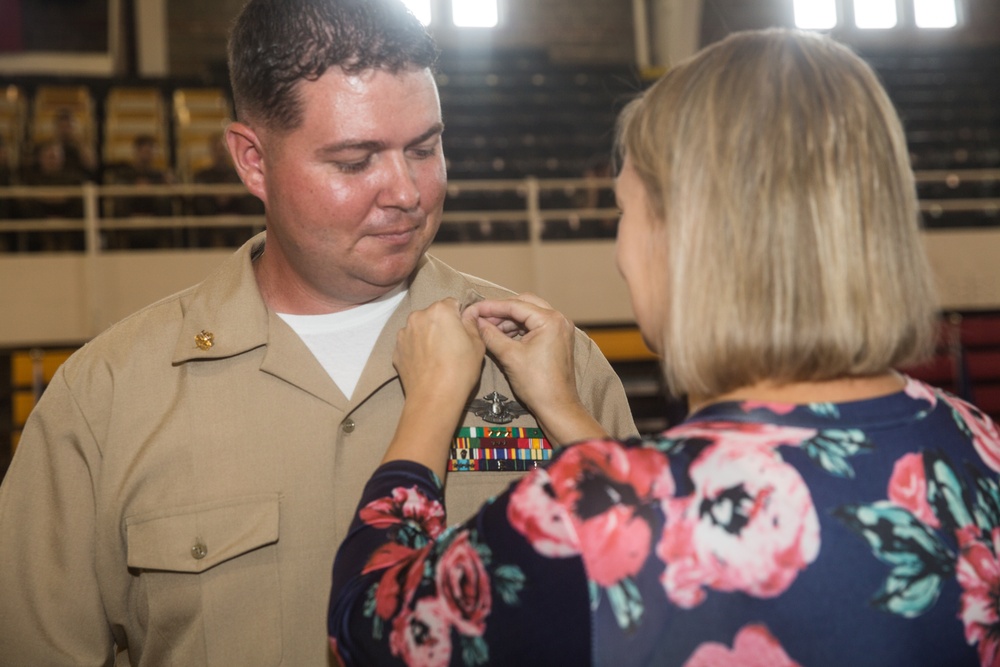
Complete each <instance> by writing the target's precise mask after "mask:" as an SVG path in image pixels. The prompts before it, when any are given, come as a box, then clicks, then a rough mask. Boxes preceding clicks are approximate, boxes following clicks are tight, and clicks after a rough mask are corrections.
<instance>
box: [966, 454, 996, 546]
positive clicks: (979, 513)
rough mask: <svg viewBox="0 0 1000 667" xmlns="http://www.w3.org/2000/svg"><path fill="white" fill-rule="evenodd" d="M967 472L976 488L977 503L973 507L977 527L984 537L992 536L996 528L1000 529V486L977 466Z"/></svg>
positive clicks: (969, 468) (970, 467) (968, 468)
mask: <svg viewBox="0 0 1000 667" xmlns="http://www.w3.org/2000/svg"><path fill="white" fill-rule="evenodd" d="M967 470H968V472H969V477H971V478H972V483H973V485H974V486H975V488H976V501H975V504H974V505H973V507H972V514H973V516H975V518H976V525H978V526H979V528H980V529H981V530H982V531H983V534H984V535H991V534H992V533H993V529H994V528H1000V486H998V485H997V481H996V480H995V479H993V478H991V477H987V476H986V475H984V474H982V473H981V472H980V471H979V469H978V468H976V467H975V466H972V465H970V466H968V467H967Z"/></svg>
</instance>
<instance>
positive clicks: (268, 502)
mask: <svg viewBox="0 0 1000 667" xmlns="http://www.w3.org/2000/svg"><path fill="white" fill-rule="evenodd" d="M278 518H279V496H278V494H276V493H275V494H261V495H254V496H244V497H241V498H236V499H227V500H224V501H216V502H212V503H204V504H199V505H193V506H185V507H179V508H169V509H159V510H156V511H153V512H146V513H142V514H138V515H133V516H130V517H127V518H126V519H125V530H126V541H127V549H128V567H129V570H130V572H131V574H132V575H133V576H136V577H138V584H139V586H138V590H139V591H140V595H143V594H144V596H145V602H146V604H145V612H146V614H147V615H148V618H146V619H143V620H144V621H145V622H144V623H143V624H144V625H145V626H146V627H147V629H148V632H147V633H146V637H145V642H144V645H143V647H142V654H143V663H144V664H145V662H146V660H147V659H149V660H150V664H184V665H247V666H253V665H277V664H279V663H280V662H281V595H280V582H279V578H278V560H277V542H278ZM137 606H138V608H139V609H140V610H142V609H143V605H142V604H141V603H139V604H138V605H137ZM139 613H140V614H141V613H142V611H140V612H139Z"/></svg>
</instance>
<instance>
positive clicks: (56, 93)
mask: <svg viewBox="0 0 1000 667" xmlns="http://www.w3.org/2000/svg"><path fill="white" fill-rule="evenodd" d="M31 106H32V109H31V118H30V136H31V141H32V142H33V143H35V144H37V143H40V142H43V141H46V140H49V139H52V138H54V137H55V136H56V119H57V117H58V116H59V114H61V113H63V112H69V114H70V116H71V117H72V118H73V120H74V122H75V124H76V131H77V133H78V138H79V140H80V142H81V143H82V144H83V145H85V146H87V147H89V148H90V149H91V150H93V148H94V146H95V144H96V138H97V113H96V110H95V104H94V97H93V95H92V94H91V91H90V89H89V88H88V87H87V86H86V85H66V86H62V85H51V86H50V85H43V86H39V87H38V88H37V89H36V90H35V93H34V96H33V97H32V105H31Z"/></svg>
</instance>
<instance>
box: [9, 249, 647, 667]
mask: <svg viewBox="0 0 1000 667" xmlns="http://www.w3.org/2000/svg"><path fill="white" fill-rule="evenodd" d="M262 240H263V239H262V238H261V237H258V238H256V239H254V240H252V241H251V242H249V243H248V244H247V245H245V246H244V247H243V248H242V249H241V250H240V251H239V252H237V253H236V254H235V255H234V256H233V257H232V258H230V259H229V260H227V261H226V263H224V264H223V265H222V266H221V267H220V269H219V270H218V271H217V272H215V273H214V274H213V275H212V276H210V277H209V278H208V279H206V280H205V281H204V282H203V283H201V284H200V285H198V286H196V287H193V288H191V289H189V290H186V291H184V292H181V293H179V294H177V295H174V296H171V297H169V298H167V299H165V300H163V301H160V302H158V303H156V304H154V305H152V306H149V307H147V308H145V309H144V310H142V311H140V312H138V313H136V314H134V315H132V316H130V317H129V318H127V319H125V320H123V321H122V322H120V323H118V324H117V325H115V326H114V327H112V328H111V329H110V330H108V331H107V332H105V333H103V334H102V335H100V336H98V337H97V338H95V339H94V340H93V341H91V342H90V343H89V344H87V345H86V346H84V347H83V348H82V349H81V350H79V351H78V352H77V353H76V354H74V355H73V356H72V357H71V358H70V359H69V360H68V361H67V362H66V363H65V364H64V365H63V366H62V367H61V368H60V370H59V371H58V372H57V373H56V375H55V377H54V378H53V380H52V382H51V384H50V385H49V387H48V388H47V389H46V391H45V393H44V395H43V396H42V398H41V400H40V401H39V404H38V405H37V407H36V408H35V410H34V411H33V413H32V415H31V417H30V419H29V421H28V423H27V425H26V426H25V429H24V433H23V436H22V439H21V442H20V446H19V447H18V450H17V453H16V454H15V456H14V459H13V461H12V464H11V467H10V470H9V472H8V475H7V477H6V479H5V480H4V483H3V486H2V487H0V665H5V666H6V665H9V666H11V667H15V666H16V667H21V666H31V667H37V666H40V665H74V666H80V665H110V664H117V665H157V666H159V665H183V666H184V667H196V666H198V665H212V666H229V665H232V666H239V667H252V666H256V665H261V666H264V665H326V664H327V663H328V661H329V660H330V658H329V655H328V654H329V650H328V645H327V638H326V625H325V622H326V607H327V597H328V591H329V582H330V572H331V567H332V563H333V557H334V554H335V552H336V548H337V545H338V544H339V543H340V541H341V539H342V538H343V537H344V534H345V531H346V530H347V528H348V525H349V523H350V521H351V518H352V516H353V513H354V511H355V505H356V503H357V501H358V499H359V498H360V495H361V490H362V487H363V485H364V484H365V482H366V481H367V479H368V477H369V475H370V474H371V472H372V471H373V470H374V469H375V467H376V466H377V465H378V463H379V461H380V460H381V457H382V453H383V451H384V449H385V447H386V446H387V445H388V443H389V440H390V439H391V437H392V434H393V432H394V429H395V425H396V421H397V418H398V415H399V413H400V410H401V406H402V403H403V396H402V391H401V388H400V383H399V379H398V376H397V374H396V372H395V370H394V368H393V366H392V362H391V357H392V351H393V348H394V346H395V336H396V332H397V331H398V329H400V328H401V327H402V325H403V324H404V322H405V321H406V317H407V315H408V314H409V312H410V311H411V310H414V309H420V308H424V307H426V306H428V305H429V304H431V303H433V302H434V301H436V300H438V299H441V298H443V297H446V296H454V297H457V298H459V299H463V298H468V297H469V295H470V293H477V294H479V295H481V296H484V297H487V298H489V297H503V296H507V295H509V294H510V292H508V291H507V290H504V289H502V288H499V287H497V286H495V285H492V284H490V283H487V282H485V281H482V280H479V279H476V278H473V277H470V276H467V275H464V274H461V273H459V272H457V271H455V270H453V269H451V268H450V267H448V266H446V265H445V264H443V263H441V262H440V261H438V260H435V259H433V258H431V257H424V258H423V259H422V260H421V262H420V265H419V267H418V269H417V271H416V273H415V274H414V276H413V278H412V281H411V284H410V288H409V292H408V294H407V296H406V298H405V300H404V301H403V303H402V304H401V305H400V306H399V308H398V309H397V311H396V312H395V313H394V314H393V316H392V318H391V319H390V320H389V322H388V324H387V325H386V327H385V329H384V331H383V332H382V335H381V336H380V337H379V339H378V341H377V343H376V345H375V349H374V351H373V352H372V354H371V357H370V359H369V360H368V364H367V366H366V367H365V369H364V372H363V374H362V377H361V379H360V381H359V384H358V386H357V389H356V391H355V392H354V396H353V397H352V398H351V399H347V398H345V397H344V395H343V394H342V393H341V392H340V391H339V389H338V388H337V386H336V385H335V383H334V382H333V381H332V380H331V379H330V377H329V376H328V375H327V373H326V372H325V371H324V370H323V368H322V367H321V366H320V364H319V363H318V362H317V361H316V360H315V358H314V357H313V356H312V354H311V353H310V351H309V349H308V348H307V347H306V346H305V344H304V343H303V342H302V341H301V340H300V339H299V338H298V336H297V335H296V334H295V333H294V332H293V331H292V330H291V329H290V328H289V327H288V326H287V325H286V324H285V323H284V322H283V321H282V320H281V318H279V317H278V316H277V315H276V314H275V313H274V312H273V311H271V310H269V309H268V308H267V307H266V306H265V304H264V302H263V300H262V299H261V296H260V293H259V291H258V289H257V285H256V281H255V279H254V274H253V270H252V256H253V254H252V253H253V252H254V250H255V247H256V248H259V246H260V244H261V243H262ZM576 363H577V373H578V378H579V388H580V393H581V396H582V397H583V400H584V402H585V403H586V404H587V405H588V406H589V407H590V409H592V410H593V411H594V413H595V416H596V417H597V418H598V420H600V421H601V422H602V423H603V424H604V425H605V427H606V428H607V429H608V430H609V431H610V432H611V433H612V434H613V435H615V436H618V437H623V436H628V435H631V434H633V433H634V431H635V426H634V424H633V422H632V419H631V417H630V415H629V411H628V405H627V403H626V398H625V394H624V391H623V389H622V386H621V383H620V382H619V380H618V378H617V377H616V376H615V375H614V373H613V372H612V370H611V368H610V366H609V365H608V363H607V361H606V360H605V359H604V358H603V357H602V356H601V354H600V352H599V351H598V350H597V348H596V347H595V346H594V345H593V343H592V342H590V341H589V340H588V339H587V338H586V337H585V336H584V335H583V334H582V333H581V334H579V336H578V341H577V348H576ZM494 390H495V391H498V392H500V393H501V394H504V395H506V396H511V392H510V389H509V386H508V385H507V382H506V380H505V379H504V377H503V375H502V374H501V373H500V372H499V371H498V370H497V369H496V367H495V366H493V365H492V363H490V362H487V366H486V368H485V370H484V372H483V376H482V384H481V386H480V387H479V395H480V396H482V395H485V394H487V393H489V392H491V391H494ZM464 424H465V425H467V426H468V425H482V421H481V420H480V419H479V418H477V417H476V416H475V415H473V414H470V413H467V414H466V415H465V421H464ZM512 425H514V426H535V423H534V421H533V420H532V419H531V417H530V415H526V416H522V417H520V418H518V419H516V420H515V421H514V422H513V424H512ZM517 474H518V473H506V472H462V473H453V474H450V475H449V476H448V479H447V505H448V512H449V520H450V521H452V522H454V521H458V520H461V519H462V518H464V517H465V516H467V515H468V514H470V513H471V512H472V510H473V509H474V508H476V507H478V505H479V504H481V503H482V502H483V501H484V500H486V499H487V498H488V497H489V496H491V495H493V494H495V493H497V492H498V491H500V490H501V489H502V488H504V487H505V486H506V485H507V484H509V483H510V482H511V481H512V480H513V479H514V478H515V477H516V475H517Z"/></svg>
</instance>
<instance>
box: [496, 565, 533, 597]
mask: <svg viewBox="0 0 1000 667" xmlns="http://www.w3.org/2000/svg"><path fill="white" fill-rule="evenodd" d="M524 581H525V577H524V572H522V571H521V568H520V567H518V566H517V565H501V566H500V567H498V568H497V569H495V570H494V571H493V586H494V587H495V588H496V591H497V593H499V594H500V599H502V600H503V601H504V602H505V603H507V604H508V605H510V606H512V607H513V606H514V605H517V604H520V602H521V599H520V597H519V596H518V594H519V593H520V592H521V589H523V588H524Z"/></svg>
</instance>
